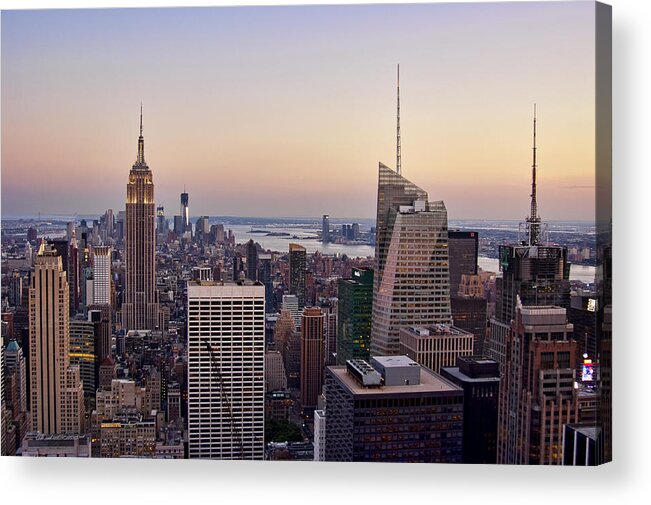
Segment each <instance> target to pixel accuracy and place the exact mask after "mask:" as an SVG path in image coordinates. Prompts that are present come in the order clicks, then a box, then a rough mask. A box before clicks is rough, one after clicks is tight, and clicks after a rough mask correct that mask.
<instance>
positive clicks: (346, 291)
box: [337, 268, 373, 365]
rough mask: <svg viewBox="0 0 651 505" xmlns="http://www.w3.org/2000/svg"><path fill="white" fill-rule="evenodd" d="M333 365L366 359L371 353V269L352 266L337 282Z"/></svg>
mask: <svg viewBox="0 0 651 505" xmlns="http://www.w3.org/2000/svg"><path fill="white" fill-rule="evenodd" d="M337 286H338V287H337V296H338V299H339V301H338V318H337V326H338V328H337V364H339V365H345V364H346V361H348V360H349V359H355V358H359V359H364V360H368V359H369V356H370V352H371V312H372V308H373V270H371V269H360V268H353V269H352V274H351V278H350V279H339V282H338V284H337Z"/></svg>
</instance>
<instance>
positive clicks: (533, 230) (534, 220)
mask: <svg viewBox="0 0 651 505" xmlns="http://www.w3.org/2000/svg"><path fill="white" fill-rule="evenodd" d="M532 151H533V163H532V164H531V214H530V215H529V217H528V218H527V227H528V231H529V233H528V235H529V236H528V239H529V245H538V243H539V242H540V217H539V216H538V202H537V199H536V196H537V195H536V169H537V168H538V166H537V164H536V104H533V148H532Z"/></svg>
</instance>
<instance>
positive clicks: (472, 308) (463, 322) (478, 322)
mask: <svg viewBox="0 0 651 505" xmlns="http://www.w3.org/2000/svg"><path fill="white" fill-rule="evenodd" d="M450 307H451V309H452V319H453V321H454V325H455V326H456V327H457V328H461V329H462V330H465V331H467V332H468V333H472V334H473V335H474V336H475V342H474V344H473V352H474V354H476V355H482V354H485V353H487V352H488V351H487V350H486V351H485V350H484V344H485V340H486V324H487V319H486V311H487V309H488V304H487V301H486V296H485V294H484V284H483V282H482V280H481V277H480V276H479V275H467V274H461V281H460V282H459V286H458V291H457V293H456V294H455V293H450Z"/></svg>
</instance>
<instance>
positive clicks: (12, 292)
mask: <svg viewBox="0 0 651 505" xmlns="http://www.w3.org/2000/svg"><path fill="white" fill-rule="evenodd" d="M8 294H9V305H11V306H12V307H17V306H18V305H20V303H21V302H22V299H23V275H22V274H21V273H20V272H19V271H17V270H15V271H13V272H11V277H10V278H9V293H8Z"/></svg>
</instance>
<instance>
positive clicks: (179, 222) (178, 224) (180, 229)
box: [174, 216, 185, 237]
mask: <svg viewBox="0 0 651 505" xmlns="http://www.w3.org/2000/svg"><path fill="white" fill-rule="evenodd" d="M174 233H176V235H177V236H178V237H182V236H183V234H184V233H185V225H184V224H183V216H174Z"/></svg>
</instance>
